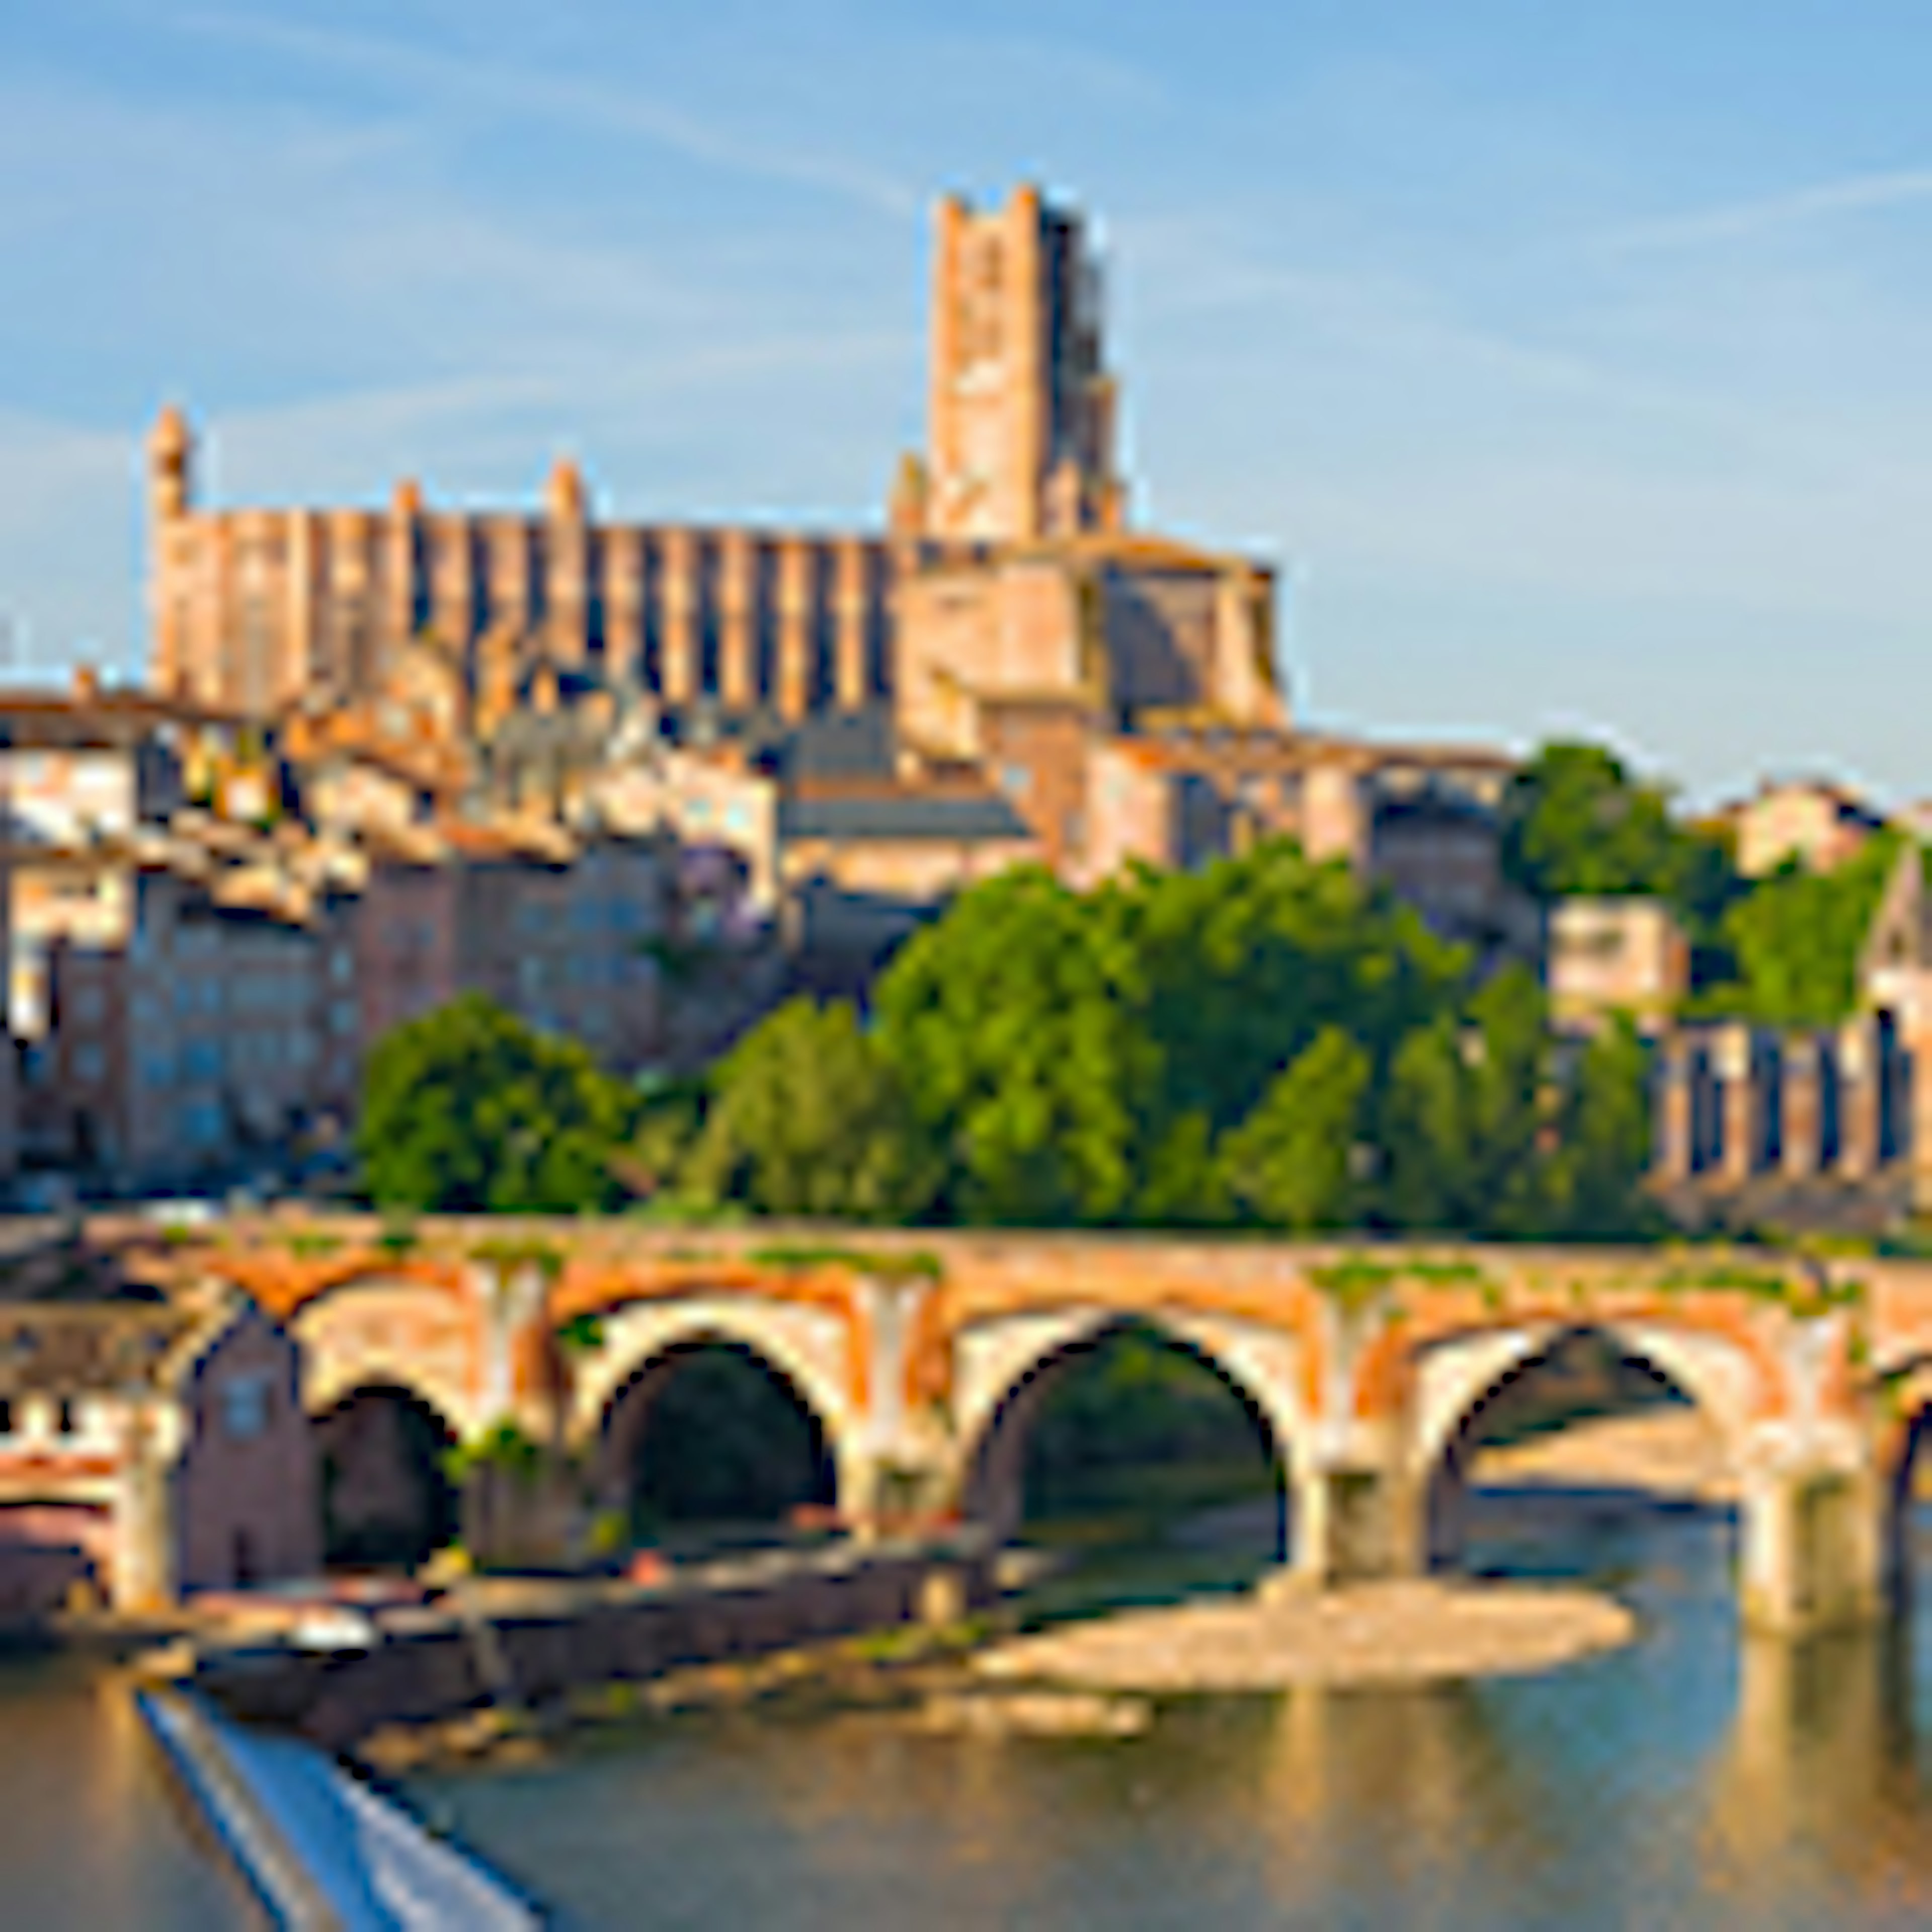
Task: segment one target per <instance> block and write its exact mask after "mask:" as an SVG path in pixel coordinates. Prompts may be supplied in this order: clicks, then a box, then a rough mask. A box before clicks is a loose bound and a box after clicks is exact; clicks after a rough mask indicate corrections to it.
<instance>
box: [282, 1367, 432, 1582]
mask: <svg viewBox="0 0 1932 1932" xmlns="http://www.w3.org/2000/svg"><path fill="white" fill-rule="evenodd" d="M311 1426H312V1427H313V1429H314V1435H315V1445H316V1460H317V1479H318V1487H319V1491H320V1493H319V1497H318V1505H317V1506H318V1508H319V1510H320V1515H321V1530H322V1555H323V1562H324V1564H325V1565H327V1566H328V1567H329V1568H357V1569H359V1568H375V1569H387V1568H401V1569H405V1570H414V1569H415V1568H416V1567H417V1566H418V1565H420V1564H422V1562H425V1561H426V1560H427V1559H428V1558H429V1557H430V1556H431V1555H432V1554H433V1553H434V1552H435V1551H437V1550H440V1549H441V1548H443V1547H444V1546H445V1545H446V1544H448V1543H449V1542H450V1541H452V1539H453V1538H455V1535H456V1534H457V1532H458V1528H459V1526H460V1496H459V1495H458V1487H457V1484H456V1482H455V1478H453V1476H452V1474H451V1472H450V1471H449V1467H448V1465H447V1461H446V1459H447V1457H448V1456H449V1452H450V1451H452V1449H454V1448H455V1447H456V1445H457V1441H458V1431H457V1429H456V1427H455V1424H454V1422H453V1421H452V1418H450V1417H449V1415H447V1414H446V1413H445V1412H443V1411H442V1410H440V1409H438V1408H437V1406H436V1405H435V1404H434V1403H432V1402H431V1401H429V1400H427V1399H426V1398H425V1397H424V1396H423V1395H422V1393H421V1392H420V1391H419V1390H418V1389H416V1388H413V1386H411V1385H410V1384H408V1383H407V1382H401V1381H392V1380H389V1379H384V1378H383V1376H381V1375H380V1372H378V1373H376V1374H374V1375H372V1376H371V1377H369V1378H368V1379H365V1380H364V1381H363V1382H360V1383H359V1384H358V1385H356V1387H355V1388H350V1389H347V1390H345V1391H341V1392H340V1393H339V1394H338V1396H337V1397H336V1399H335V1401H333V1402H332V1403H330V1404H329V1406H327V1407H326V1409H323V1410H322V1411H321V1412H320V1413H318V1414H316V1415H314V1416H313V1417H312V1418H311Z"/></svg>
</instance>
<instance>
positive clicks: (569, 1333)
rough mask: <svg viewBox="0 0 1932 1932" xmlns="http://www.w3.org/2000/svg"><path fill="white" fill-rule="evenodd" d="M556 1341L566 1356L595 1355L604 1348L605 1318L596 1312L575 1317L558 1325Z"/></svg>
mask: <svg viewBox="0 0 1932 1932" xmlns="http://www.w3.org/2000/svg"><path fill="white" fill-rule="evenodd" d="M556 1346H558V1347H559V1349H562V1350H563V1352H565V1354H566V1355H592V1354H594V1353H595V1352H596V1351H597V1350H598V1349H601V1348H602V1347H603V1346H604V1318H603V1316H601V1315H598V1314H596V1313H594V1312H586V1313H584V1314H582V1315H573V1316H571V1318H570V1319H569V1320H568V1322H559V1324H558V1325H557V1328H556Z"/></svg>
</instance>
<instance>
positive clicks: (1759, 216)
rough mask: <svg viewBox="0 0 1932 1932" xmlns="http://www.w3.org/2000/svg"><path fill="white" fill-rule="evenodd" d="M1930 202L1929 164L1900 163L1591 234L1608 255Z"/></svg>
mask: <svg viewBox="0 0 1932 1932" xmlns="http://www.w3.org/2000/svg"><path fill="white" fill-rule="evenodd" d="M1924 201H1932V168H1898V169H1891V170H1890V171H1888V172H1880V173H1875V174H1861V175H1845V176H1843V177H1841V178H1839V179H1838V180H1836V181H1820V182H1817V183H1816V184H1814V185H1813V186H1811V187H1802V188H1795V189H1793V190H1790V191H1788V192H1787V193H1782V194H1773V195H1765V196H1760V197H1757V198H1755V199H1751V200H1746V201H1733V202H1720V203H1718V205H1715V206H1712V207H1709V208H1693V209H1691V210H1689V211H1687V212H1685V213H1683V214H1672V215H1664V216H1662V217H1660V218H1658V220H1653V221H1640V222H1635V223H1631V225H1630V226H1627V227H1621V228H1613V229H1609V230H1607V232H1605V233H1601V234H1598V235H1597V236H1593V237H1592V238H1591V240H1590V243H1589V245H1590V247H1591V248H1592V249H1593V250H1595V251H1598V252H1601V253H1603V254H1646V253H1649V252H1650V251H1653V250H1655V251H1662V250H1667V249H1678V248H1697V247H1699V246H1700V245H1703V244H1704V243H1706V242H1736V241H1747V240H1749V239H1751V238H1753V237H1754V236H1760V235H1768V234H1772V233H1775V232H1777V231H1778V230H1780V229H1788V228H1796V227H1802V226H1809V225H1811V224H1812V223H1817V222H1821V221H1826V220H1831V219H1832V218H1834V217H1837V216H1840V215H1850V214H1876V213H1879V212H1881V211H1884V210H1885V209H1887V208H1903V207H1909V206H1911V205H1913V204H1915V203H1917V202H1924Z"/></svg>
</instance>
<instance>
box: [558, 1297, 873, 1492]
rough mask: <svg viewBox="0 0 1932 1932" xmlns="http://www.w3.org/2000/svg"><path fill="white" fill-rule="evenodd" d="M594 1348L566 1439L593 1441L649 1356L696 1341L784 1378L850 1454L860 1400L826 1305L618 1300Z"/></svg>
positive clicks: (846, 1350)
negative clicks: (741, 1355) (733, 1351)
mask: <svg viewBox="0 0 1932 1932" xmlns="http://www.w3.org/2000/svg"><path fill="white" fill-rule="evenodd" d="M598 1322H599V1324H600V1326H601V1329H602V1331H603V1333H602V1339H601V1345H600V1346H598V1349H596V1351H595V1353H594V1354H592V1355H590V1356H589V1358H587V1359H586V1361H584V1362H583V1364H582V1365H581V1366H580V1367H579V1368H578V1370H577V1372H576V1373H575V1375H574V1379H573V1385H572V1389H571V1398H570V1424H569V1430H568V1433H569V1436H570V1437H571V1440H572V1441H573V1442H576V1443H577V1444H579V1445H586V1446H588V1445H594V1444H595V1443H596V1442H598V1441H599V1440H600V1439H601V1436H602V1435H603V1432H604V1423H605V1420H606V1417H607V1413H608V1412H609V1410H610V1406H611V1403H612V1401H613V1398H614V1397H616V1395H617V1394H618V1393H619V1391H621V1390H622V1388H624V1387H625V1385H627V1384H628V1383H629V1382H631V1381H633V1380H634V1379H635V1378H636V1376H637V1374H638V1373H639V1372H640V1370H643V1369H645V1368H646V1367H648V1365H649V1364H650V1363H651V1362H652V1361H654V1360H655V1359H656V1358H658V1357H660V1356H663V1355H668V1354H670V1352H672V1351H673V1350H675V1349H679V1348H688V1347H689V1346H692V1345H694V1344H697V1343H706V1344H711V1343H726V1344H736V1346H739V1347H740V1348H742V1349H745V1351H746V1352H748V1353H749V1354H751V1355H753V1356H754V1357H756V1358H758V1359H759V1360H760V1361H763V1362H765V1363H766V1364H769V1366H770V1367H772V1369H774V1370H776V1371H777V1372H778V1373H779V1374H780V1375H781V1376H784V1379H785V1380H786V1381H787V1382H790V1384H791V1385H792V1386H793V1388H795V1389H796V1391H798V1393H799V1396H800V1397H802V1400H803V1401H804V1403H805V1406H807V1407H808V1409H811V1411H812V1412H813V1413H814V1414H815V1415H817V1418H819V1421H820V1423H821V1424H823V1427H824V1428H825V1430H826V1434H827V1436H828V1437H829V1439H830V1440H831V1442H832V1448H833V1451H834V1453H835V1454H837V1455H838V1456H839V1457H845V1456H847V1455H848V1454H851V1453H853V1452H855V1451H856V1448H857V1446H858V1444H859V1438H860V1436H861V1434H862V1430H863V1427H864V1422H865V1412H866V1405H865V1400H864V1396H865V1391H864V1389H863V1387H862V1376H861V1372H860V1367H859V1364H858V1363H857V1362H856V1361H855V1360H854V1359H853V1338H852V1336H851V1334H850V1328H849V1326H848V1325H847V1323H846V1322H844V1321H843V1320H841V1319H840V1317H839V1316H838V1315H837V1314H836V1313H834V1312H833V1311H832V1310H829V1309H827V1308H825V1307H821V1306H818V1305H816V1304H812V1303H810V1302H805V1301H789V1300H786V1299H784V1298H781V1297H778V1296H766V1295H736V1294H713V1295H706V1294H703V1293H697V1294H692V1295H679V1296H676V1298H670V1297H664V1298H652V1299H647V1300H640V1301H631V1302H626V1303H623V1304H620V1305H619V1306H618V1307H614V1308H611V1309H608V1310H604V1311H603V1312H602V1313H600V1315H599V1316H598Z"/></svg>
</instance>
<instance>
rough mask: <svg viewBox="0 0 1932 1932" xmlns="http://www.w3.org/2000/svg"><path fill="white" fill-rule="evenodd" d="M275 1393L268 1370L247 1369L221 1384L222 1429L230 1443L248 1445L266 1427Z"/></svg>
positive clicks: (224, 1379)
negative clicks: (245, 1443)
mask: <svg viewBox="0 0 1932 1932" xmlns="http://www.w3.org/2000/svg"><path fill="white" fill-rule="evenodd" d="M274 1397H275V1390H274V1387H273V1385H272V1382H271V1379H270V1377H269V1371H268V1370H266V1369H248V1370H239V1371H238V1372H237V1373H235V1374H233V1375H231V1376H225V1377H224V1378H223V1380H222V1383H221V1427H222V1432H223V1434H224V1435H226V1436H227V1438H228V1439H229V1441H230V1442H251V1441H253V1440H254V1438H255V1437H257V1436H260V1435H261V1434H262V1433H263V1432H264V1431H265V1430H266V1429H267V1427H268V1426H269V1412H270V1410H271V1409H272V1406H273V1403H274Z"/></svg>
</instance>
